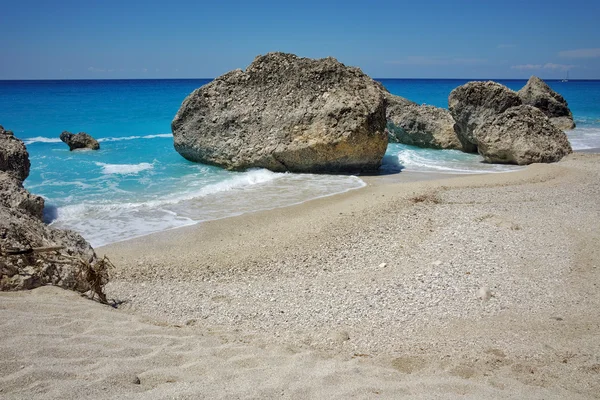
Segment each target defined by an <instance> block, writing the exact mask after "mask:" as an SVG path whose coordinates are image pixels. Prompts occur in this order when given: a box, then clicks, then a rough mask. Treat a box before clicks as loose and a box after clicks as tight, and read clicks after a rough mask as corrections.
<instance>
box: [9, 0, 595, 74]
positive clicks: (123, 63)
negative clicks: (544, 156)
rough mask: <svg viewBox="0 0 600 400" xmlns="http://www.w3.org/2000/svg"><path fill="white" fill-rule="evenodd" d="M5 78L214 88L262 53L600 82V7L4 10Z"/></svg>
mask: <svg viewBox="0 0 600 400" xmlns="http://www.w3.org/2000/svg"><path fill="white" fill-rule="evenodd" d="M0 26H1V27H2V34H1V35H0V54H1V57H2V62H1V63H0V79H80V78H93V79H105V78H106V79H108V78H212V77H216V76H218V75H221V74H223V73H225V72H227V71H229V70H231V69H235V68H245V67H246V66H247V65H248V64H249V63H250V62H251V61H252V59H253V58H254V57H255V56H256V55H258V54H265V53H267V52H269V51H285V52H291V53H295V54H298V55H300V56H305V57H324V56H333V57H336V58H337V59H338V60H340V61H341V62H343V63H345V64H347V65H354V66H359V67H361V68H362V69H363V71H365V72H366V73H367V74H369V75H371V76H373V77H376V78H526V77H529V76H530V75H532V74H535V75H539V76H541V77H542V78H562V77H564V76H565V75H566V71H567V70H569V75H570V77H571V78H573V79H600V1H599V0H594V1H592V0H589V1H579V0H569V1H564V0H563V1H553V0H546V1H537V0H522V1H513V0H504V1H495V2H491V1H489V2H488V1H486V0H480V1H465V0H457V1H436V2H433V1H427V0H414V1H410V2H404V1H399V0H396V1H368V0H363V1H352V0H345V1H325V0H321V1H313V0H304V1H285V0H282V1H260V0H251V1H249V0H244V1H226V0H220V1H211V2H203V1H200V0H194V1H177V0H171V1H152V0H145V1H138V0H0Z"/></svg>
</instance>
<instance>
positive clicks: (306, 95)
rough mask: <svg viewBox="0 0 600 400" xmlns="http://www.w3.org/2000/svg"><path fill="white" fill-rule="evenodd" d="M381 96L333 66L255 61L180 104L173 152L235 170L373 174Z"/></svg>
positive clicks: (379, 152)
mask: <svg viewBox="0 0 600 400" xmlns="http://www.w3.org/2000/svg"><path fill="white" fill-rule="evenodd" d="M381 89H382V87H381V85H380V84H378V83H377V82H375V81H373V80H372V79H371V78H369V77H368V76H367V75H365V74H364V73H363V72H362V71H361V70H360V69H358V68H353V67H347V66H345V65H343V64H341V63H340V62H338V61H337V60H335V59H334V58H325V59H319V60H313V59H308V58H300V57H297V56H295V55H293V54H285V53H269V54H267V55H265V56H258V57H256V59H255V60H254V61H253V62H252V64H250V66H248V68H247V69H246V70H245V71H242V70H235V71H232V72H229V73H227V74H225V75H223V76H221V77H219V78H217V79H215V80H214V81H212V82H211V83H209V84H207V85H205V86H203V87H201V88H199V89H197V90H195V91H194V92H192V94H190V95H189V96H188V97H187V98H186V99H185V100H184V102H183V104H182V106H181V108H180V109H179V112H178V113H177V115H176V116H175V119H174V120H173V122H172V125H171V127H172V130H173V139H174V146H175V149H176V150H177V151H178V152H179V153H180V154H181V155H182V156H183V157H185V158H187V159H188V160H191V161H196V162H202V163H207V164H213V165H218V166H221V167H225V168H228V169H235V170H241V169H246V168H252V167H264V168H268V169H270V170H273V171H293V172H358V171H363V170H375V169H377V168H378V167H379V165H380V163H381V160H382V158H383V155H384V153H385V150H386V148H387V141H388V140H387V135H386V133H385V127H386V116H385V108H386V102H385V98H384V94H383V91H382V90H381Z"/></svg>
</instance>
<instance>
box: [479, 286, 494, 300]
mask: <svg viewBox="0 0 600 400" xmlns="http://www.w3.org/2000/svg"><path fill="white" fill-rule="evenodd" d="M477 298H478V299H479V300H481V301H488V300H489V299H491V298H492V291H491V290H490V288H488V287H485V286H483V287H481V288H480V289H479V290H478V291H477Z"/></svg>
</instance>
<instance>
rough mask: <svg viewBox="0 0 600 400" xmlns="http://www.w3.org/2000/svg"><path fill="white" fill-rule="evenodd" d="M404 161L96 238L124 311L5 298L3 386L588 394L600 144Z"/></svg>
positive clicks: (17, 391)
mask: <svg viewBox="0 0 600 400" xmlns="http://www.w3.org/2000/svg"><path fill="white" fill-rule="evenodd" d="M402 176H404V177H408V178H410V176H411V175H410V174H405V175H403V174H400V177H395V176H387V177H369V178H365V180H366V181H367V182H368V186H367V187H365V188H363V189H360V190H356V191H353V192H350V193H346V194H342V195H338V196H333V197H329V198H324V199H318V200H314V201H311V202H308V203H305V204H302V205H298V206H293V207H288V208H283V209H276V210H271V211H266V212H258V213H254V214H248V215H243V216H240V217H235V218H228V219H224V220H219V221H213V222H209V223H204V224H201V225H197V226H193V227H187V228H181V229H177V230H172V231H168V232H162V233H159V234H154V235H150V236H146V237H143V238H138V239H134V240H131V241H127V242H121V243H117V244H114V245H110V246H106V247H104V248H100V249H98V253H99V254H107V255H108V256H109V257H110V258H111V259H112V261H113V263H114V264H115V265H116V266H117V269H116V271H114V273H113V281H112V282H111V283H110V284H109V286H108V288H107V289H108V294H109V297H110V298H113V299H115V300H116V301H118V302H119V307H118V309H113V308H110V307H107V306H102V305H100V304H97V303H94V302H91V301H88V300H85V299H83V298H80V297H79V296H77V295H75V294H73V293H69V292H64V291H61V290H59V289H56V288H41V289H38V290H34V291H31V292H22V293H2V294H0V313H1V315H2V317H1V318H0V338H1V339H0V352H1V353H0V354H2V357H0V397H3V398H73V399H75V398H82V397H89V398H275V397H277V398H340V399H342V398H456V397H460V398H473V399H475V398H477V399H480V398H514V399H517V398H539V399H551V398H556V399H563V398H569V399H577V398H598V397H599V396H600V295H599V294H598V288H599V285H600V269H599V266H600V249H599V245H598V243H600V223H599V222H600V218H599V216H600V156H599V155H597V154H574V155H571V156H569V157H567V158H566V159H565V160H563V161H561V162H560V163H556V164H552V165H532V166H530V167H528V168H527V169H525V170H523V171H519V172H514V173H507V174H495V175H478V176H467V177H454V178H449V179H443V180H439V179H438V180H429V181H419V182H406V178H401V177H402ZM412 176H416V175H412ZM430 177H433V178H437V177H435V176H430ZM490 295H491V297H490V298H489V299H487V301H484V300H481V299H479V298H478V297H479V296H483V297H484V298H487V297H488V296H490ZM138 379H139V383H138Z"/></svg>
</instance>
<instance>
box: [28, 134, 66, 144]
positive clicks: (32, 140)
mask: <svg viewBox="0 0 600 400" xmlns="http://www.w3.org/2000/svg"><path fill="white" fill-rule="evenodd" d="M60 142H61V140H60V139H59V138H48V137H43V136H36V137H32V138H28V139H23V143H25V144H32V143H60Z"/></svg>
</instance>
